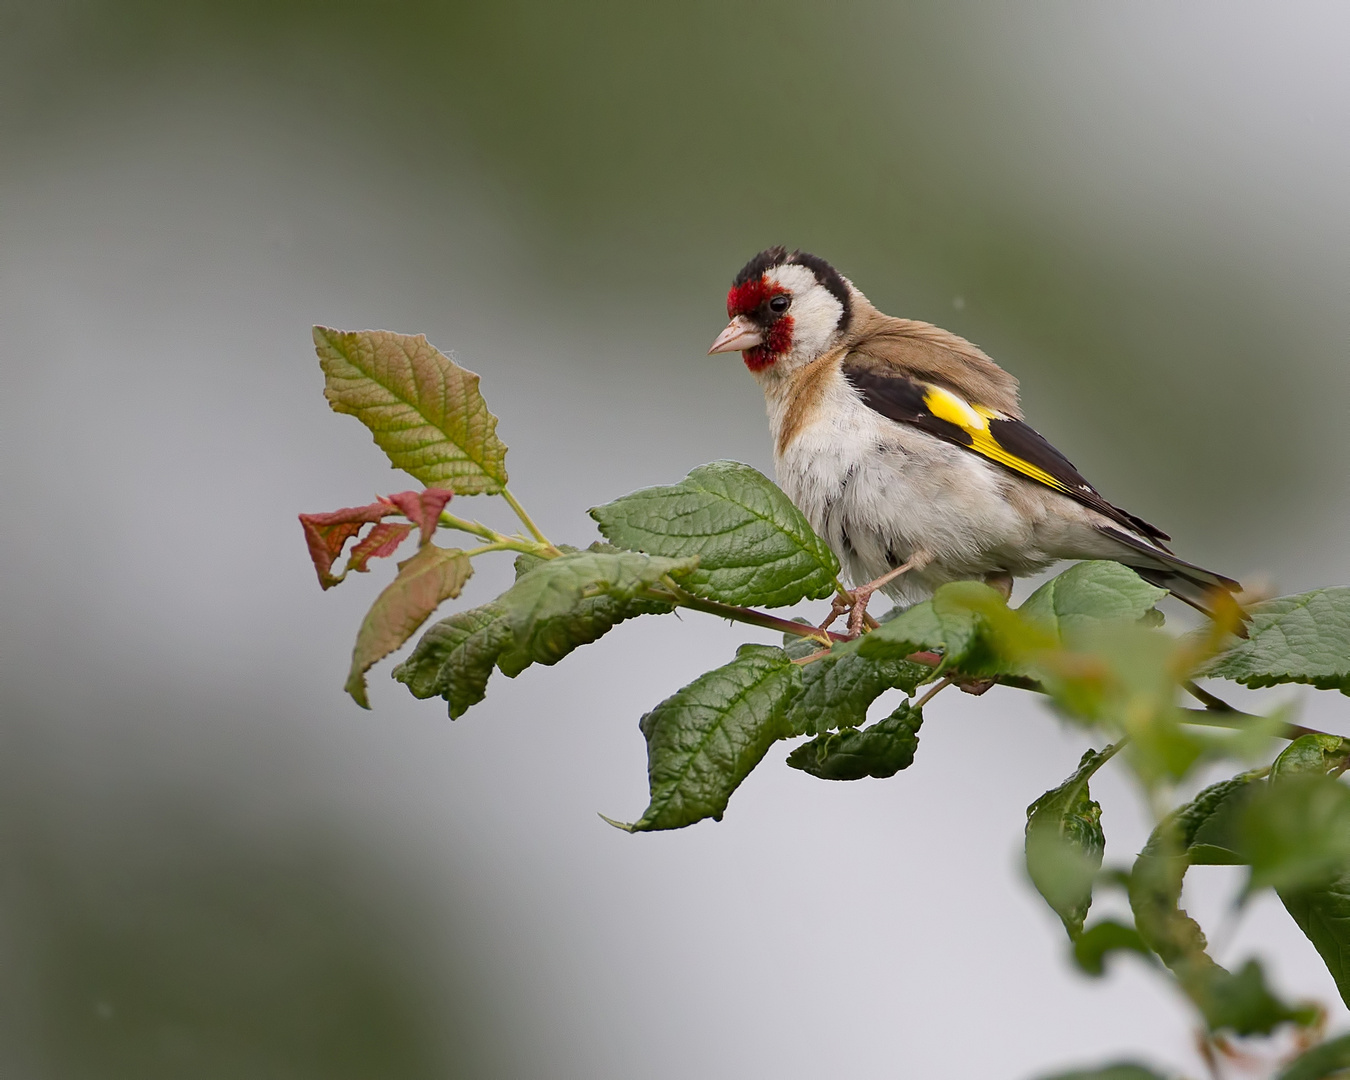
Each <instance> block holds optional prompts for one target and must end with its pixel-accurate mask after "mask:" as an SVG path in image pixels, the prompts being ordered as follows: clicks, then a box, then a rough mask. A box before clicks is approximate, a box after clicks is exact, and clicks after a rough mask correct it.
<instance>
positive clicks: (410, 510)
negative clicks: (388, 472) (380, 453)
mask: <svg viewBox="0 0 1350 1080" xmlns="http://www.w3.org/2000/svg"><path fill="white" fill-rule="evenodd" d="M453 495H454V492H453V491H449V490H447V489H446V488H435V487H429V488H423V489H422V490H421V491H397V492H395V493H394V494H393V495H381V496H380V502H382V503H388V504H389V505H390V506H396V507H398V509H399V512H400V513H402V515H403V516H404V517H406V518H407V519H408V520H409V521H411V522H412V523H413V524H414V525H416V526H417V528H418V529H419V530H421V537H420V538H419V540H418V542H419V543H421V544H428V543H430V542H431V538H432V537H433V536H435V535H436V526H437V524H438V523H439V522H440V519H441V511H442V510H444V509H445V504H446V503H448V502H449V501H450V498H451V496H453Z"/></svg>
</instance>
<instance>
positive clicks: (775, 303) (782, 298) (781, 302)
mask: <svg viewBox="0 0 1350 1080" xmlns="http://www.w3.org/2000/svg"><path fill="white" fill-rule="evenodd" d="M790 303H792V297H790V296H787V295H786V294H784V293H779V294H778V295H777V296H775V297H773V298H772V299H770V300H769V310H770V311H775V312H777V313H778V314H779V315H781V314H782V313H783V312H785V311H786V310H787V309H788V305H789V304H790Z"/></svg>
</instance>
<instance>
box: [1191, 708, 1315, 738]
mask: <svg viewBox="0 0 1350 1080" xmlns="http://www.w3.org/2000/svg"><path fill="white" fill-rule="evenodd" d="M1181 711H1182V712H1183V713H1185V714H1186V719H1185V720H1183V721H1182V723H1183V724H1197V725H1199V726H1202V727H1221V728H1230V729H1232V730H1235V731H1240V730H1242V729H1243V728H1244V727H1246V726H1247V723H1246V722H1247V721H1248V720H1268V719H1269V717H1266V716H1258V715H1257V714H1256V713H1245V712H1240V711H1239V710H1237V709H1229V710H1228V711H1227V712H1225V711H1223V710H1220V709H1182V710H1181ZM1304 735H1330V736H1331V737H1332V738H1333V739H1339V738H1341V737H1342V736H1340V735H1333V734H1332V733H1331V732H1330V731H1319V730H1318V729H1317V728H1310V727H1304V726H1303V725H1302V724H1284V725H1283V726H1282V727H1281V728H1280V732H1279V734H1274V735H1272V737H1273V738H1276V739H1288V740H1289V741H1290V742H1293V741H1294V740H1295V739H1297V738H1300V737H1302V736H1304Z"/></svg>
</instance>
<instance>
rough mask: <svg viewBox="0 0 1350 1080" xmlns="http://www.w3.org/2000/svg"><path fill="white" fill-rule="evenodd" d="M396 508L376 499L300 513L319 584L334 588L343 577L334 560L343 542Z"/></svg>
mask: <svg viewBox="0 0 1350 1080" xmlns="http://www.w3.org/2000/svg"><path fill="white" fill-rule="evenodd" d="M396 512H397V511H396V510H395V508H394V507H392V506H389V505H387V504H386V503H382V502H376V503H370V504H369V505H368V506H346V507H343V508H342V509H341V510H334V511H332V512H331V513H327V514H301V515H300V524H301V525H302V526H303V527H304V530H305V543H306V544H308V545H309V557H310V558H311V559H312V560H313V561H314V569H315V571H316V572H317V573H318V575H319V584H320V585H321V586H322V587H323V588H325V589H331V588H332V587H333V586H334V585H336V584H337V583H338V582H339V581H341V580H342V578H341V577H335V576H334V575H333V573H332V569H333V563H335V562H336V561H337V559H338V556H339V555H341V554H342V547H343V545H344V544H346V542H347V541H348V540H350V539H351V538H352V537H353V536H355V535H356V534H357V533H359V532H360V531H361V526H362V525H366V524H369V523H370V522H375V521H379V520H380V519H381V518H384V517H388V516H389V515H390V514H393V513H396Z"/></svg>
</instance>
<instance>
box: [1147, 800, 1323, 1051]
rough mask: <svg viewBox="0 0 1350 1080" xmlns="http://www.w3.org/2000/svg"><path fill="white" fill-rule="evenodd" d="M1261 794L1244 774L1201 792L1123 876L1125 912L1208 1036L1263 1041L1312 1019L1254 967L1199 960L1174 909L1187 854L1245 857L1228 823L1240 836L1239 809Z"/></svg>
mask: <svg viewBox="0 0 1350 1080" xmlns="http://www.w3.org/2000/svg"><path fill="white" fill-rule="evenodd" d="M1263 786H1264V785H1262V784H1261V782H1260V781H1258V779H1257V776H1256V774H1255V773H1244V774H1242V775H1240V776H1236V777H1234V778H1233V779H1231V780H1225V781H1223V782H1222V783H1219V784H1215V785H1213V786H1211V787H1209V788H1206V789H1205V790H1204V791H1202V792H1201V793H1200V794H1199V795H1197V796H1196V798H1195V799H1194V800H1192V801H1191V802H1190V803H1188V804H1187V805H1186V806H1184V807H1181V808H1179V809H1178V810H1176V811H1174V812H1173V813H1172V814H1170V815H1169V816H1168V817H1167V818H1166V819H1164V820H1163V822H1162V823H1161V824H1159V826H1158V827H1157V828H1156V829H1154V830H1153V834H1152V835H1151V836H1150V837H1149V840H1148V843H1147V844H1146V845H1145V846H1144V850H1143V851H1142V852H1141V853H1140V855H1139V858H1138V859H1136V860H1135V864H1134V869H1133V870H1132V871H1131V873H1130V884H1129V894H1130V907H1131V909H1132V910H1133V912H1134V920H1135V926H1136V927H1137V929H1138V931H1139V935H1140V937H1141V938H1142V939H1143V940H1144V942H1145V943H1146V944H1147V945H1148V946H1149V948H1151V949H1152V950H1153V951H1154V952H1156V953H1157V954H1158V956H1159V957H1160V958H1161V959H1162V961H1163V963H1165V964H1166V965H1167V966H1168V967H1169V968H1171V970H1172V972H1173V973H1174V974H1175V975H1176V977H1177V982H1178V983H1179V984H1180V986H1181V988H1182V989H1183V990H1184V991H1185V992H1186V994H1187V996H1188V997H1189V998H1190V999H1191V1001H1192V1002H1193V1003H1194V1004H1195V1006H1196V1008H1197V1009H1199V1010H1200V1012H1201V1014H1202V1015H1203V1016H1204V1018H1205V1023H1206V1024H1207V1025H1208V1027H1209V1029H1210V1030H1211V1031H1218V1030H1220V1029H1225V1028H1226V1029H1231V1030H1232V1031H1235V1032H1236V1033H1237V1034H1239V1035H1250V1034H1257V1033H1261V1034H1265V1033H1269V1032H1270V1031H1271V1030H1273V1029H1274V1028H1275V1027H1276V1026H1278V1025H1279V1024H1282V1023H1284V1022H1286V1021H1290V1022H1293V1023H1297V1024H1308V1023H1311V1022H1312V1020H1313V1019H1314V1017H1315V1014H1316V1011H1315V1010H1313V1009H1310V1008H1306V1007H1300V1006H1291V1005H1288V1004H1286V1003H1284V1002H1283V1001H1281V1000H1280V999H1279V998H1278V997H1276V996H1275V995H1274V994H1273V993H1272V992H1271V991H1270V990H1269V989H1268V988H1267V986H1266V984H1265V979H1264V977H1263V975H1262V972H1261V968H1260V965H1259V964H1257V963H1256V962H1255V961H1249V962H1248V963H1247V964H1246V965H1245V966H1244V967H1243V968H1242V969H1241V970H1240V971H1238V972H1236V973H1234V972H1230V971H1228V970H1226V969H1225V968H1223V967H1220V966H1219V965H1218V964H1216V963H1215V962H1214V961H1213V960H1212V959H1211V958H1210V957H1209V955H1208V953H1206V952H1205V947H1206V942H1205V935H1204V933H1203V931H1201V929H1200V926H1199V924H1197V923H1196V922H1195V920H1194V919H1192V918H1190V917H1189V916H1188V915H1187V914H1186V913H1185V912H1184V911H1182V910H1181V908H1180V906H1179V901H1180V899H1181V887H1182V883H1183V880H1184V878H1185V875H1186V870H1187V868H1188V867H1189V866H1190V864H1191V855H1192V849H1193V848H1194V849H1195V850H1196V852H1197V853H1199V852H1209V853H1210V854H1211V855H1213V853H1216V852H1217V853H1235V851H1236V850H1237V849H1240V850H1243V851H1245V845H1246V837H1245V835H1242V836H1238V835H1237V834H1236V832H1235V827H1236V823H1237V822H1239V821H1242V822H1243V823H1244V827H1243V829H1242V832H1243V834H1245V832H1246V829H1245V821H1246V818H1247V815H1248V809H1247V808H1248V807H1249V806H1250V805H1251V803H1254V802H1255V800H1256V798H1257V797H1258V796H1259V795H1260V793H1261V787H1263ZM1213 861H1220V860H1219V859H1218V858H1214V859H1213Z"/></svg>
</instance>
